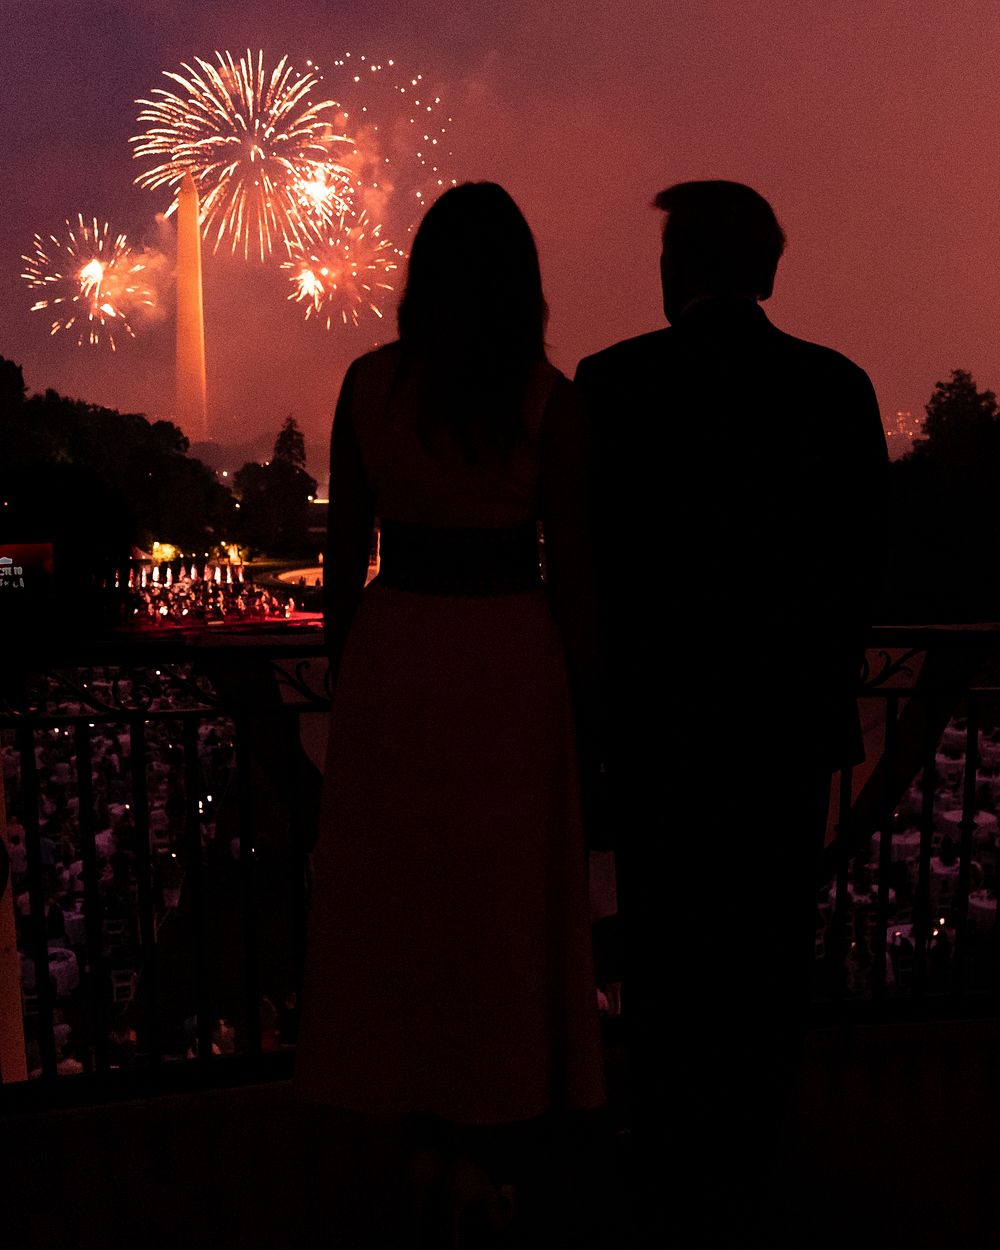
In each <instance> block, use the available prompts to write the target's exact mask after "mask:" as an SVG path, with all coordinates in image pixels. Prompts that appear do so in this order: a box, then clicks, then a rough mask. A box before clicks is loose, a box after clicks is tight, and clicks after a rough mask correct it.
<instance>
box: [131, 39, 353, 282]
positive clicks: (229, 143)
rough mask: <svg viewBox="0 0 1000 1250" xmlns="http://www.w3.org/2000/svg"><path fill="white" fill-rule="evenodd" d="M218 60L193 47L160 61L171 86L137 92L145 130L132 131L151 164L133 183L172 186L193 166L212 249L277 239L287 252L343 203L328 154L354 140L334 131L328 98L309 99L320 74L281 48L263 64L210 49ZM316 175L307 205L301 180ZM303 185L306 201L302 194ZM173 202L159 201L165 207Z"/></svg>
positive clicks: (341, 182)
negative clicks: (191, 53) (316, 190)
mask: <svg viewBox="0 0 1000 1250" xmlns="http://www.w3.org/2000/svg"><path fill="white" fill-rule="evenodd" d="M215 56H216V60H217V62H218V64H217V65H213V64H212V63H211V62H210V61H205V60H203V59H202V58H201V57H195V58H194V66H192V65H188V64H187V63H184V64H183V65H182V69H183V70H184V71H185V72H184V73H183V74H181V73H174V72H172V71H169V70H165V71H164V76H165V77H166V78H168V79H170V80H171V81H172V82H173V83H175V84H176V86H177V87H178V88H179V90H176V91H170V90H166V89H165V88H161V87H157V88H154V89H153V90H152V92H151V93H150V94H151V96H152V97H153V98H152V99H149V100H139V101H137V103H138V104H140V105H142V106H143V107H142V111H141V112H140V113H139V121H140V122H145V123H146V126H147V128H146V130H145V131H144V132H143V133H142V134H140V135H135V136H133V137H132V139H131V140H130V141H131V142H132V143H133V144H134V145H135V148H134V150H133V156H135V157H136V158H140V159H143V158H153V159H155V160H156V161H157V164H156V165H155V166H154V167H153V168H151V169H148V170H146V171H145V172H144V173H142V174H140V175H139V177H138V178H136V180H135V181H136V183H137V184H138V185H139V186H143V187H149V188H156V187H161V186H168V187H171V188H174V190H175V193H176V189H177V188H178V187H179V185H180V182H181V179H182V178H183V177H184V175H185V174H186V173H190V174H192V175H193V177H194V179H195V182H196V183H197V185H198V193H199V196H200V199H201V209H202V226H203V231H204V234H205V237H206V239H207V240H208V241H209V242H210V244H211V246H212V250H213V251H217V250H218V249H219V247H220V246H221V244H222V243H223V241H224V240H226V239H228V240H229V242H230V248H231V250H232V252H233V253H234V254H235V253H236V252H239V251H242V253H243V256H244V258H248V257H249V255H250V252H251V250H252V251H254V252H255V253H257V254H259V256H260V258H261V260H263V259H264V258H265V257H266V256H267V255H269V254H270V253H271V252H272V251H274V250H275V248H276V247H283V248H284V249H285V250H286V251H287V252H289V253H291V250H292V248H293V246H295V245H302V244H304V243H306V241H307V240H308V239H310V238H312V237H315V236H316V234H317V232H318V231H319V230H321V229H322V226H323V223H329V222H330V221H331V220H335V219H336V218H337V217H338V216H340V215H341V214H342V213H344V212H347V211H350V208H351V204H350V200H349V197H348V192H349V171H348V170H347V169H346V168H345V167H343V166H341V165H340V164H339V162H338V160H337V158H336V153H337V152H338V150H339V149H340V148H344V149H345V150H346V149H347V148H349V147H351V146H352V144H351V140H350V138H349V136H347V135H345V134H340V133H337V132H336V131H335V129H334V118H335V114H336V111H337V105H336V104H335V102H334V101H332V100H321V101H318V102H313V100H312V91H313V88H314V87H315V86H316V84H317V82H318V81H319V80H318V78H317V75H316V74H315V73H313V72H312V71H311V70H310V71H307V72H306V73H299V72H298V71H297V70H295V69H293V67H292V66H291V65H290V64H289V63H288V57H287V56H283V57H282V58H281V60H280V61H279V62H278V63H277V65H276V66H275V68H274V69H273V70H272V71H271V72H270V73H268V72H267V71H265V69H264V54H263V52H258V53H257V58H256V61H255V60H254V57H253V55H252V53H250V52H249V51H247V53H246V55H245V56H241V57H240V58H239V59H238V60H236V59H235V58H234V57H233V55H232V53H230V52H216V54H215ZM318 185H322V186H323V188H324V191H323V194H322V196H321V197H320V205H319V207H317V206H316V203H315V200H314V201H313V205H312V209H311V210H310V208H309V205H308V192H305V193H304V192H303V187H309V186H312V187H316V186H318ZM304 194H305V195H306V197H307V198H306V201H304V200H303V195H304ZM174 207H176V194H175V199H174V203H173V204H172V205H171V207H170V208H169V209H168V210H167V211H168V213H169V212H172V211H173V209H174Z"/></svg>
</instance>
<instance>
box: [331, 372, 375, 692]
mask: <svg viewBox="0 0 1000 1250" xmlns="http://www.w3.org/2000/svg"><path fill="white" fill-rule="evenodd" d="M357 389H358V387H357V362H356V361H355V363H354V364H352V365H351V367H350V368H349V369H348V371H347V374H346V376H345V377H344V383H343V385H342V386H341V388H340V397H339V399H338V400H337V410H336V412H335V413H334V417H333V436H332V438H331V440H330V503H329V506H328V513H327V533H326V555H325V557H324V564H323V618H324V626H325V631H326V643H327V650H328V652H329V656H330V666H331V670H332V672H333V675H334V680H335V679H336V673H337V669H338V668H339V666H340V659H341V656H342V655H343V652H344V644H345V642H346V640H347V634H348V632H349V630H350V627H351V622H352V621H353V620H354V614H355V613H356V612H357V610H358V604H359V603H360V602H361V592H362V591H363V590H364V588H365V582H366V580H367V578H368V557H369V553H370V550H371V540H372V528H373V526H374V524H375V497H374V495H373V493H372V490H371V487H370V486H369V484H368V479H367V478H366V476H365V470H364V464H363V462H362V459H361V447H360V445H359V443H358V436H357V430H356V428H355V424H354V422H355V415H354V404H355V402H356V397H357Z"/></svg>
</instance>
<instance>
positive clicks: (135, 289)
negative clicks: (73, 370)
mask: <svg viewBox="0 0 1000 1250" xmlns="http://www.w3.org/2000/svg"><path fill="white" fill-rule="evenodd" d="M21 259H22V260H23V261H24V262H25V265H26V269H25V270H24V272H23V273H22V274H21V277H22V278H23V279H24V280H25V282H27V284H28V286H29V287H30V288H31V289H32V290H35V291H37V292H39V293H40V296H41V298H38V299H36V301H35V303H34V304H32V306H31V311H32V312H41V311H43V310H45V309H48V310H50V312H51V313H52V314H53V320H52V323H51V329H50V331H49V332H50V334H58V333H59V331H61V330H62V331H75V332H76V335H77V345H78V346H82V345H83V344H84V343H89V344H90V345H91V346H92V347H97V346H98V345H99V344H101V343H102V342H107V344H108V345H109V346H110V348H111V350H112V351H115V350H116V344H115V335H116V334H117V335H121V334H125V335H128V336H129V337H130V338H134V337H135V331H134V330H133V329H132V326H131V324H130V322H129V316H130V315H131V314H132V312H133V311H136V310H139V309H141V308H143V307H152V306H153V303H154V298H153V292H152V290H151V289H150V287H149V285H148V282H147V277H148V275H147V272H146V268H147V267H146V264H145V262H144V261H143V260H140V259H138V258H137V257H136V255H135V254H134V252H133V250H132V248H131V247H130V246H129V243H128V240H127V239H126V237H125V235H124V234H118V235H114V236H113V235H112V234H111V231H110V229H109V227H108V223H107V222H104V224H103V225H101V224H100V223H99V222H98V221H97V219H96V218H93V219H92V220H91V221H89V222H87V221H84V219H83V215H82V214H80V215H78V217H77V219H76V222H75V223H73V222H71V221H67V222H66V233H65V236H64V237H63V238H61V239H60V238H57V237H56V236H55V235H54V234H50V235H49V236H48V237H46V238H43V237H42V235H40V234H36V235H35V237H34V251H33V253H32V254H31V255H30V256H28V255H25V256H22V257H21Z"/></svg>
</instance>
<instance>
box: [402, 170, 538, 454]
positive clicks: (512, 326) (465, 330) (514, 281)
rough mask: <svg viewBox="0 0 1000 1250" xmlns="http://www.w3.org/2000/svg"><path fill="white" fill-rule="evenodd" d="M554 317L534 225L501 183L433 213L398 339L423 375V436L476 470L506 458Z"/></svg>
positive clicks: (470, 187)
mask: <svg viewBox="0 0 1000 1250" xmlns="http://www.w3.org/2000/svg"><path fill="white" fill-rule="evenodd" d="M547 316H548V309H547V308H546V305H545V299H544V296H543V295H542V277H541V271H540V269H539V265H538V251H537V249H536V248H535V240H534V238H533V237H532V234H531V230H530V228H529V226H528V223H527V222H526V221H525V219H524V217H523V215H522V213H521V210H520V209H519V208H518V207H517V205H516V204H515V203H514V201H513V200H512V199H511V197H510V196H509V195H508V194H507V192H506V191H505V190H504V189H503V187H500V186H498V185H497V184H496V183H495V182H466V183H462V185H461V186H457V187H452V188H451V189H450V190H448V191H446V192H445V193H444V194H443V195H442V196H441V197H440V198H439V199H438V200H436V201H435V203H434V204H433V205H432V206H431V207H430V209H429V210H428V212H427V215H426V216H425V217H424V219H423V221H422V222H421V224H420V228H419V229H418V230H417V233H416V236H415V237H414V240H413V247H412V250H411V253H410V264H409V271H408V274H407V279H406V290H405V291H404V293H403V299H402V302H401V303H400V306H399V338H400V342H401V343H402V346H403V350H404V352H405V353H406V355H407V356H409V357H411V358H413V359H417V360H419V361H420V362H421V364H422V366H423V378H424V382H423V394H422V396H421V400H420V408H419V414H418V429H419V433H420V437H421V439H422V441H423V442H424V444H425V446H427V447H429V448H430V449H431V450H434V449H435V448H436V447H439V446H440V445H441V442H442V436H448V437H449V438H450V440H451V441H453V442H454V443H455V444H457V446H458V447H459V448H461V450H462V452H463V453H464V454H465V456H466V459H468V460H469V461H470V462H476V461H479V460H482V459H484V458H490V457H500V458H506V456H507V455H509V453H510V451H511V449H512V448H513V446H514V444H515V443H516V441H517V439H518V436H519V434H520V433H521V429H522V419H521V415H522V408H523V400H524V394H525V388H526V386H527V382H528V376H529V373H530V371H531V368H532V366H533V365H534V364H535V363H536V362H537V361H539V360H542V359H544V357H545V323H546V319H547Z"/></svg>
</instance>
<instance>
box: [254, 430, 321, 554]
mask: <svg viewBox="0 0 1000 1250" xmlns="http://www.w3.org/2000/svg"><path fill="white" fill-rule="evenodd" d="M305 463H306V448H305V440H304V438H303V437H302V433H301V431H300V430H299V427H298V424H297V422H296V421H295V419H294V418H293V417H287V418H286V419H285V422H284V424H283V425H282V427H281V430H280V431H279V433H278V436H277V438H276V439H275V441H274V454H273V456H272V458H271V460H270V461H268V462H267V463H265V464H256V463H254V462H250V463H249V464H245V465H244V466H243V468H242V469H239V470H238V471H237V473H236V475H235V478H234V482H235V485H236V493H237V494H238V495H239V497H240V514H239V515H240V524H239V536H240V541H241V542H243V543H245V544H246V545H247V546H249V547H251V548H255V549H256V550H258V551H267V552H268V553H270V554H271V555H299V554H305V553H306V552H307V551H308V550H309V537H308V534H309V508H310V501H311V499H312V498H313V496H314V495H315V494H316V480H315V478H312V477H310V476H309V474H308V473H307V472H306V470H305Z"/></svg>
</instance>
